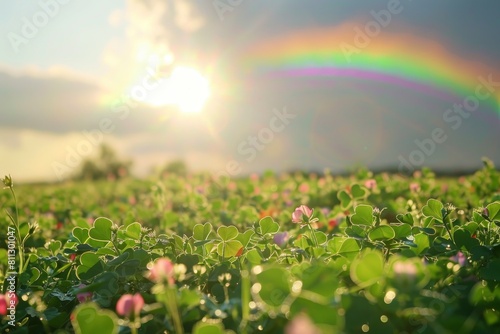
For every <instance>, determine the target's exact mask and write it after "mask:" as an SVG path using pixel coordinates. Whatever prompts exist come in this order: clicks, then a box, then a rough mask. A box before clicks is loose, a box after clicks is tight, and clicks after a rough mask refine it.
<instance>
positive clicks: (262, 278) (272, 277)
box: [254, 267, 290, 307]
mask: <svg viewBox="0 0 500 334" xmlns="http://www.w3.org/2000/svg"><path fill="white" fill-rule="evenodd" d="M257 282H258V284H259V285H260V290H259V296H260V298H262V300H263V301H264V302H265V303H266V304H268V305H270V306H273V307H280V306H282V305H283V302H284V301H285V299H286V297H288V295H289V294H290V273H289V272H288V271H287V270H286V269H285V268H281V267H272V268H268V269H265V270H263V271H262V272H261V273H259V274H258V275H257ZM254 287H255V285H254Z"/></svg>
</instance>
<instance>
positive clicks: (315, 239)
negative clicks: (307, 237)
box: [308, 224, 318, 247]
mask: <svg viewBox="0 0 500 334" xmlns="http://www.w3.org/2000/svg"><path fill="white" fill-rule="evenodd" d="M308 226H309V230H311V234H312V240H313V242H314V246H316V247H318V239H317V238H316V233H314V229H313V227H312V226H311V224H308Z"/></svg>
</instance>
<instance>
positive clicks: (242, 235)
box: [236, 230, 255, 247]
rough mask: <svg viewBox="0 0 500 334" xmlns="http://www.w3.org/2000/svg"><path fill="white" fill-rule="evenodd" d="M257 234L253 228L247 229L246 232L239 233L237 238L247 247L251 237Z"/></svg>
mask: <svg viewBox="0 0 500 334" xmlns="http://www.w3.org/2000/svg"><path fill="white" fill-rule="evenodd" d="M254 234H255V232H254V231H253V230H246V231H245V232H244V233H240V234H238V236H237V237H236V240H238V241H239V242H241V243H242V244H243V247H246V246H247V245H248V243H249V242H250V238H252V236H253V235H254Z"/></svg>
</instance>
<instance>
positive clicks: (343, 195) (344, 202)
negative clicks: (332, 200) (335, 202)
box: [337, 190, 352, 210]
mask: <svg viewBox="0 0 500 334" xmlns="http://www.w3.org/2000/svg"><path fill="white" fill-rule="evenodd" d="M337 198H338V199H339V201H340V207H341V208H342V210H345V209H347V208H349V207H350V206H351V201H352V198H351V196H350V195H349V194H348V193H347V191H345V190H340V191H339V192H338V193H337Z"/></svg>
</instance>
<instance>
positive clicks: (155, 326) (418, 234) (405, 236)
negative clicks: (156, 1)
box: [0, 161, 500, 334]
mask: <svg viewBox="0 0 500 334" xmlns="http://www.w3.org/2000/svg"><path fill="white" fill-rule="evenodd" d="M111 165H112V164H111ZM182 167H183V166H181V165H178V164H172V166H171V167H170V168H167V169H168V173H165V174H164V175H163V177H162V179H147V180H137V179H131V178H127V179H122V180H119V181H110V180H106V179H102V180H100V181H97V182H84V181H82V182H75V181H73V182H68V183H62V184H57V185H44V186H32V185H20V186H17V185H14V184H13V183H12V180H11V179H10V178H9V177H6V178H5V179H4V180H3V182H4V185H5V187H6V189H5V190H3V191H2V192H0V206H1V207H2V213H1V215H0V228H1V230H2V231H6V233H5V234H4V236H5V237H4V238H2V239H0V245H1V249H0V282H1V283H2V287H3V291H2V292H3V293H4V295H2V296H0V313H1V314H4V315H3V316H2V318H1V319H2V320H1V322H0V331H1V332H2V333H59V334H60V333H75V332H76V333H83V334H87V333H91V334H96V333H103V334H104V333H164V332H165V331H166V332H168V333H195V334H208V333H214V334H218V333H248V334H250V333H288V334H291V333H297V332H298V331H299V332H300V333H301V334H302V333H303V334H309V333H364V332H368V333H498V332H500V309H499V307H498V305H500V282H499V281H500V172H499V171H498V170H496V169H495V168H494V166H493V165H492V164H491V162H489V161H485V165H484V168H483V169H481V170H479V171H477V172H476V173H475V174H473V175H470V176H467V177H457V178H437V177H436V176H435V175H434V174H433V172H432V171H430V170H427V169H424V170H422V171H419V172H417V173H415V174H414V175H413V176H412V177H410V178H408V177H404V176H401V175H396V174H387V173H380V174H376V175H373V174H372V173H371V172H369V171H367V170H360V171H358V172H356V173H353V175H351V176H347V177H339V176H333V175H330V174H328V173H327V174H325V175H321V176H320V175H315V174H309V175H308V174H303V173H294V174H284V175H275V174H274V173H272V172H268V173H265V174H264V175H262V176H259V177H256V176H252V177H249V178H241V179H237V180H229V179H224V180H219V181H220V182H216V181H215V180H214V179H213V178H212V177H211V176H210V175H208V174H189V173H187V171H186V170H185V169H184V168H182ZM91 178H92V179H99V178H94V177H91ZM14 182H15V180H14ZM15 196H16V197H15ZM9 236H12V238H10V239H9ZM12 240H14V244H15V247H13V246H11V245H12V244H13V243H12ZM10 249H14V250H15V255H16V257H15V261H14V262H9V261H10V260H13V258H12V256H11V255H12V253H9V252H8V250H10ZM12 269H15V270H12ZM13 271H14V272H15V273H12V272H13ZM12 276H14V277H15V280H14V282H15V283H12V282H13V281H12V280H11V279H10V278H11V277H12ZM12 286H15V293H16V297H13V296H12V294H10V293H9V291H10V290H9V289H11V288H12ZM12 300H13V302H12V303H14V304H16V308H15V320H14V321H13V322H12V320H11V318H9V314H11V313H10V311H9V310H8V309H7V307H8V306H9V305H11V301H12ZM12 325H14V326H12Z"/></svg>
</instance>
